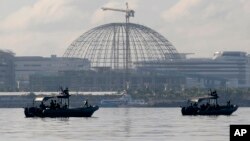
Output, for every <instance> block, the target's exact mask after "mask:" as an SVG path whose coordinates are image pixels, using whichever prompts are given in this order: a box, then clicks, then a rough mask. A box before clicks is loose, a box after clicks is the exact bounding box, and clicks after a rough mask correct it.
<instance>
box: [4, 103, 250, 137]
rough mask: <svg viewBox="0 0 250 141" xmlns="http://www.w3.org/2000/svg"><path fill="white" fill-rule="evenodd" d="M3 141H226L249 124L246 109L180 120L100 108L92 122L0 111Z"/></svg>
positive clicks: (160, 112)
mask: <svg viewBox="0 0 250 141" xmlns="http://www.w3.org/2000/svg"><path fill="white" fill-rule="evenodd" d="M0 110H1V112H0V137H1V138H0V140H3V141H12V140H18V141H27V140H32V141H35V140H36V141H57V140H60V141H64V140H72V141H75V140H79V141H80V140H81V141H82V140H87V141H92V140H99V141H110V140H114V141H127V140H128V141H138V140H143V141H145V140H150V141H157V140H158V141H163V140H168V141H184V140H189V139H190V141H191V140H192V141H228V140H229V125H230V124H249V123H250V118H249V116H250V108H239V109H238V111H236V112H235V113H234V114H233V115H232V116H210V117H207V116H182V115H181V113H180V108H100V109H99V110H98V111H97V112H96V113H94V115H93V117H92V118H25V117H24V114H23V109H0Z"/></svg>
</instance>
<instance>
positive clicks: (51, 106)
mask: <svg viewBox="0 0 250 141" xmlns="http://www.w3.org/2000/svg"><path fill="white" fill-rule="evenodd" d="M54 108H55V103H54V101H53V100H51V101H50V109H54Z"/></svg>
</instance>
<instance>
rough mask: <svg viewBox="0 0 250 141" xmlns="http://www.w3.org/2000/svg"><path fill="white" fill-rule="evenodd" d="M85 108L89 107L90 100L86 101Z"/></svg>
mask: <svg viewBox="0 0 250 141" xmlns="http://www.w3.org/2000/svg"><path fill="white" fill-rule="evenodd" d="M84 107H89V102H88V99H86V101H85V103H84Z"/></svg>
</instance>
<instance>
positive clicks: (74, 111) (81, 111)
mask: <svg viewBox="0 0 250 141" xmlns="http://www.w3.org/2000/svg"><path fill="white" fill-rule="evenodd" d="M98 109H99V107H98V106H89V107H81V108H69V109H45V110H42V109H40V108H36V107H27V108H25V109H24V114H25V116H26V117H91V116H92V115H93V113H94V112H95V111H96V110H98Z"/></svg>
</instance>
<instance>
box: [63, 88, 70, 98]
mask: <svg viewBox="0 0 250 141" xmlns="http://www.w3.org/2000/svg"><path fill="white" fill-rule="evenodd" d="M63 94H65V95H66V96H68V95H69V89H68V88H66V89H65V90H63Z"/></svg>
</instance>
